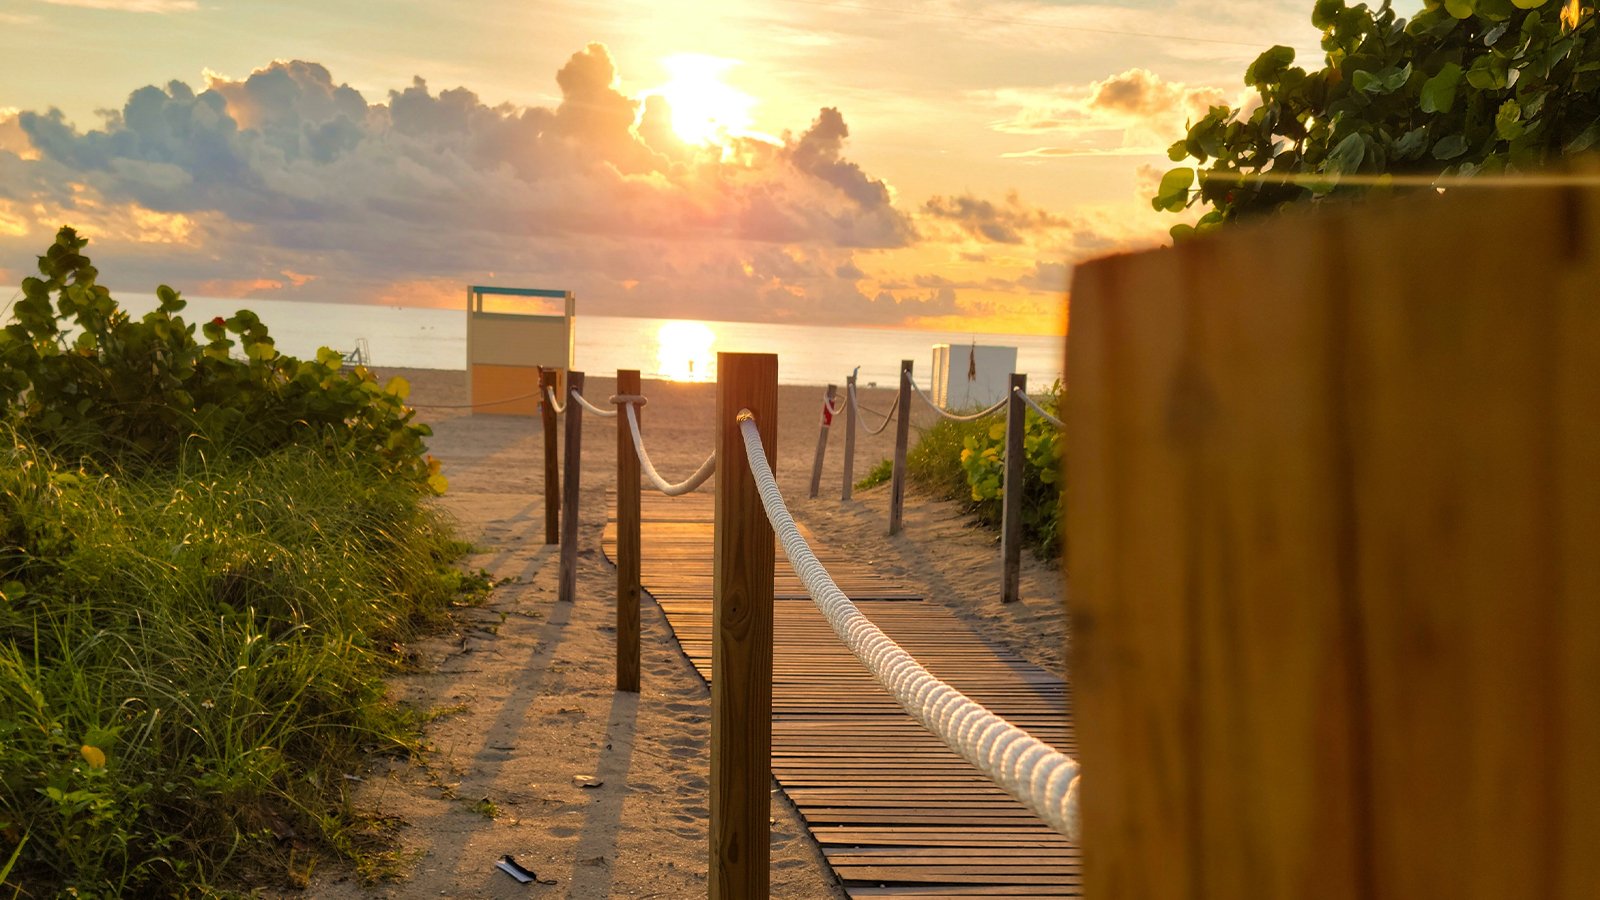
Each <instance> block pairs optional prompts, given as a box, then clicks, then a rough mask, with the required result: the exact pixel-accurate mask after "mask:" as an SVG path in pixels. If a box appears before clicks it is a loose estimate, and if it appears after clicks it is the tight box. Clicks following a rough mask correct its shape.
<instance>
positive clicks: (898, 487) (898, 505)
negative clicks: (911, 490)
mask: <svg viewBox="0 0 1600 900" xmlns="http://www.w3.org/2000/svg"><path fill="white" fill-rule="evenodd" d="M895 409H896V410H897V411H898V413H897V414H898V415H899V418H898V419H896V420H895V423H894V472H893V477H891V478H890V479H889V533H890V534H891V535H894V534H899V533H900V514H901V512H902V511H903V510H904V509H905V503H906V444H908V443H910V440H911V360H909V359H902V360H900V402H899V403H898V404H897V405H896V407H895Z"/></svg>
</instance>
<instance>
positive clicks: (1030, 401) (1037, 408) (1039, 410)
mask: <svg viewBox="0 0 1600 900" xmlns="http://www.w3.org/2000/svg"><path fill="white" fill-rule="evenodd" d="M1012 390H1013V391H1015V392H1017V393H1018V394H1020V395H1021V396H1022V400H1023V402H1025V403H1027V404H1028V405H1029V406H1031V407H1033V411H1034V412H1036V413H1038V414H1039V415H1040V416H1041V417H1042V418H1043V419H1044V420H1045V421H1046V422H1049V423H1050V424H1052V425H1054V426H1056V427H1057V428H1065V427H1067V426H1066V425H1065V424H1063V423H1062V421H1061V420H1060V419H1058V418H1056V417H1055V416H1052V415H1050V414H1049V413H1047V412H1045V411H1044V407H1042V406H1040V405H1039V403H1038V401H1036V400H1034V399H1033V398H1032V397H1029V396H1028V395H1027V394H1025V393H1023V391H1022V388H1012Z"/></svg>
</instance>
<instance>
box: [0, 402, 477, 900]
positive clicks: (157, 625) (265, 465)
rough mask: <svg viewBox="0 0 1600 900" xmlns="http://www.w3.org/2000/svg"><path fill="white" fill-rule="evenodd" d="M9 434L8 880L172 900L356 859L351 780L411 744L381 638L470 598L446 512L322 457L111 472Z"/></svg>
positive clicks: (379, 476) (370, 468)
mask: <svg viewBox="0 0 1600 900" xmlns="http://www.w3.org/2000/svg"><path fill="white" fill-rule="evenodd" d="M0 441H3V443H0V529H3V532H4V533H3V535H0V542H3V546H0V846H5V847H8V848H9V847H11V846H14V845H15V844H16V843H18V842H25V843H24V844H23V846H22V851H21V854H20V856H19V858H18V860H17V865H16V869H15V871H13V872H12V874H11V879H12V880H11V882H9V883H10V884H13V885H27V886H28V892H26V895H28V896H48V895H49V894H50V892H51V891H68V890H69V889H70V890H72V891H76V895H77V896H160V895H176V894H184V893H187V892H189V891H190V890H191V889H192V888H193V887H194V886H196V885H207V884H211V883H213V882H216V881H219V880H220V881H222V882H224V883H228V882H238V881H252V882H254V881H280V882H281V881H283V880H284V879H285V878H286V877H287V878H290V879H291V880H292V870H293V869H294V865H295V864H294V862H293V859H294V857H293V854H294V852H295V851H296V849H297V848H298V850H299V854H300V855H299V859H300V861H301V862H300V865H301V866H304V864H305V860H306V859H307V857H308V853H312V852H320V853H323V854H326V853H328V852H350V850H352V849H353V848H352V845H351V833H352V832H351V829H352V828H353V827H354V826H355V825H356V824H357V818H356V817H355V816H354V815H353V813H352V811H351V810H350V809H349V807H348V806H347V804H346V802H345V798H344V790H345V786H346V782H345V779H344V777H343V776H344V775H346V774H350V773H353V772H356V771H359V770H360V768H362V766H363V764H364V761H365V760H366V759H367V758H368V756H369V755H370V754H372V753H385V752H403V751H405V750H407V749H408V747H409V746H410V745H411V742H413V741H414V733H415V728H414V724H415V723H414V721H413V716H412V715H411V714H409V713H407V712H405V711H404V710H402V709H400V708H398V707H395V706H393V705H391V704H390V703H388V702H387V701H386V700H385V692H384V685H383V681H382V676H383V675H384V674H385V673H386V672H388V671H391V670H392V669H393V667H394V666H395V665H396V664H397V660H398V658H397V656H396V654H395V652H394V645H395V642H398V641H402V640H405V639H406V638H408V637H409V636H411V635H413V634H414V633H415V632H416V630H417V629H418V627H420V626H423V625H426V624H428V623H430V622H433V621H437V620H438V619H439V618H440V617H441V616H442V614H443V611H444V610H445V609H446V608H447V607H448V606H449V605H450V604H451V603H452V602H453V601H455V600H456V599H457V597H458V596H459V594H458V592H459V591H460V590H461V588H462V587H463V586H464V585H463V583H462V576H461V575H460V574H459V573H457V572H454V571H452V570H450V569H449V568H448V567H447V566H446V563H447V561H448V560H449V559H450V558H452V557H454V556H456V555H458V554H459V553H460V552H461V550H462V548H461V546H460V545H458V544H457V543H455V542H454V541H453V540H452V539H451V537H450V532H449V529H448V528H447V525H446V523H445V522H444V521H443V520H442V519H441V517H440V514H439V513H438V512H436V511H435V510H434V508H433V507H432V506H431V505H429V504H425V503H424V502H422V496H421V495H420V494H419V492H418V491H416V490H415V488H414V487H413V486H411V485H409V484H406V483H404V482H402V481H398V480H396V479H394V478H386V477H383V475H384V474H385V473H387V472H388V471H389V470H388V468H387V464H386V463H383V462H375V461H373V460H371V459H368V458H366V457H362V456H358V455H355V454H352V453H341V454H329V453H327V452H326V451H325V450H323V449H322V448H285V449H282V450H279V451H276V452H274V453H272V454H270V455H268V456H265V457H261V458H259V459H243V460H228V461H220V462H218V461H206V460H204V459H203V458H201V457H200V455H199V454H198V453H193V452H189V453H180V454H179V456H178V458H177V459H176V460H175V465H174V466H173V467H172V468H170V469H164V470H157V471H154V472H152V473H149V474H147V475H145V476H141V477H135V476H129V475H126V474H122V475H118V476H115V477H114V476H110V475H95V474H92V473H91V472H89V471H87V470H85V469H82V468H78V467H75V466H71V465H64V464H62V463H59V462H57V461H55V460H54V459H52V458H51V457H50V456H49V455H48V454H47V453H45V452H44V451H42V450H40V449H39V448H37V447H35V446H32V445H31V444H29V443H28V442H26V441H24V440H18V439H15V437H14V432H12V433H5V434H3V435H0Z"/></svg>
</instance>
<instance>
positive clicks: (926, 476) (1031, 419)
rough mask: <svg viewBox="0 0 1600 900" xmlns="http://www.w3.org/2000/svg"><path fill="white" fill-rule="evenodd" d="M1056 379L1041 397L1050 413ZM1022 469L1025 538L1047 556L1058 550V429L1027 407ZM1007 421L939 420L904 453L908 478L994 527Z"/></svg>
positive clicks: (1057, 388)
mask: <svg viewBox="0 0 1600 900" xmlns="http://www.w3.org/2000/svg"><path fill="white" fill-rule="evenodd" d="M1060 398H1061V386H1060V384H1059V383H1058V384H1056V385H1053V386H1052V387H1051V388H1050V390H1049V391H1048V392H1047V393H1046V394H1044V395H1043V396H1042V397H1040V398H1039V405H1040V406H1042V407H1044V408H1045V409H1046V410H1049V411H1050V412H1051V414H1052V415H1054V414H1055V411H1056V410H1057V409H1058V408H1059V404H1060ZM1024 422H1025V427H1026V433H1025V434H1024V436H1023V450H1024V452H1025V454H1026V457H1027V458H1026V461H1025V463H1024V465H1023V468H1022V492H1023V494H1022V507H1021V509H1022V535H1023V540H1024V541H1025V542H1026V543H1028V544H1029V545H1030V546H1032V547H1033V548H1034V549H1035V551H1036V552H1037V553H1039V555H1041V556H1043V557H1045V558H1051V557H1055V556H1057V555H1059V554H1060V550H1061V544H1060V541H1061V534H1060V529H1061V485H1060V474H1061V451H1062V443H1061V439H1060V433H1059V431H1058V430H1057V428H1056V427H1055V426H1054V425H1052V424H1050V423H1049V422H1046V421H1045V420H1044V419H1043V418H1042V417H1040V416H1039V415H1038V414H1037V413H1035V412H1034V411H1033V410H1031V409H1029V410H1028V411H1027V413H1026V416H1025V418H1024ZM1005 435H1006V422H1005V419H1004V418H1003V417H999V416H996V417H992V418H986V419H980V420H978V421H975V422H956V421H952V420H949V419H941V420H940V421H939V422H937V423H935V424H934V425H933V426H932V427H931V428H929V429H928V430H927V431H925V432H924V433H923V435H922V437H921V439H920V440H918V441H917V443H916V445H915V446H914V447H912V448H911V449H910V450H909V451H908V452H907V454H906V470H907V473H908V475H909V476H910V478H911V480H912V481H913V482H914V483H916V484H917V485H918V486H919V487H922V488H923V489H925V490H927V491H929V492H930V493H932V494H934V495H935V496H938V497H941V498H944V499H949V500H957V501H960V502H962V503H963V504H964V505H965V507H966V509H967V511H968V512H970V513H971V514H972V515H974V516H975V517H976V518H977V519H978V520H979V521H981V522H983V523H984V524H985V525H989V526H992V527H998V526H999V524H1000V517H1001V496H1002V495H1003V494H1004V489H1005V488H1004V484H1003V482H1004V479H1005Z"/></svg>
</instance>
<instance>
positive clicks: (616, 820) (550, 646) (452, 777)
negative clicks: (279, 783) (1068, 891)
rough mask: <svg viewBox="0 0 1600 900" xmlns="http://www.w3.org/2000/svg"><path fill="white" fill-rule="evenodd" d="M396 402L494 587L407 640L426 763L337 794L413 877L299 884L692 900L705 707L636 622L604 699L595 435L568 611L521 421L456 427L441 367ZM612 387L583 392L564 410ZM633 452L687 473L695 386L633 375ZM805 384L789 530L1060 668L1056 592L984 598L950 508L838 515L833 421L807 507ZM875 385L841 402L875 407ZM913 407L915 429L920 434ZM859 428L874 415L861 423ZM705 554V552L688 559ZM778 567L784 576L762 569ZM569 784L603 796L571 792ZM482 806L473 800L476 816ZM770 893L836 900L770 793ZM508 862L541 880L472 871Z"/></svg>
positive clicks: (784, 403)
mask: <svg viewBox="0 0 1600 900" xmlns="http://www.w3.org/2000/svg"><path fill="white" fill-rule="evenodd" d="M401 374H404V375H406V376H407V377H408V378H409V379H410V380H411V382H412V386H413V395H412V400H413V402H415V403H416V404H418V405H419V406H420V407H423V413H422V417H423V418H424V419H425V420H426V421H429V422H431V423H432V424H433V425H434V428H435V437H434V438H433V439H432V440H431V441H430V447H431V448H432V450H433V452H434V454H435V455H436V456H439V457H440V458H441V459H442V460H444V463H445V472H446V474H447V475H448V476H449V478H450V480H451V487H450V491H449V493H448V494H447V495H446V497H445V498H444V501H443V503H444V505H445V507H446V508H447V509H448V510H449V511H450V512H451V513H452V514H453V515H454V516H455V517H456V518H457V520H458V521H459V522H460V524H461V529H462V533H463V535H464V536H465V537H467V538H468V539H471V540H473V541H474V542H475V543H476V544H477V546H478V547H479V548H480V550H481V551H482V552H480V553H479V554H478V555H476V556H474V557H473V558H471V559H470V560H468V564H469V565H471V566H477V567H483V568H485V569H488V570H489V571H490V572H491V573H492V574H493V576H494V577H495V579H496V581H497V582H502V583H501V585H500V586H499V587H497V588H496V590H495V591H494V592H493V594H492V596H491V598H490V601H489V602H488V603H487V604H486V605H485V606H484V607H482V608H480V609H475V610H471V611H469V612H467V613H466V614H465V615H463V616H462V617H461V624H460V628H459V630H457V631H455V632H453V633H450V634H445V635H441V636H438V637H435V638H432V639H429V640H426V641H423V642H421V643H419V644H418V645H417V646H416V647H415V648H414V649H415V651H416V652H417V654H418V656H419V658H420V665H419V666H418V670H417V671H416V672H415V673H413V674H407V675H404V676H401V677H397V678H395V679H393V681H392V682H391V684H392V690H393V692H394V695H395V696H396V697H399V698H403V699H405V700H407V701H410V702H412V703H415V704H418V705H419V706H421V707H423V708H427V709H432V710H438V711H441V713H442V714H441V715H440V716H439V717H438V718H437V719H436V720H435V721H433V722H432V723H431V724H430V725H429V727H428V730H427V742H428V744H429V747H430V750H429V752H428V753H426V754H424V755H422V756H421V757H420V758H419V759H417V760H414V761H411V762H409V763H392V764H389V765H387V766H385V767H382V768H380V769H379V770H377V771H374V772H372V773H369V774H367V776H366V781H365V782H363V783H362V785H361V789H360V791H359V792H358V796H357V801H358V802H359V803H360V804H362V805H364V806H366V807H369V808H375V809H377V810H378V811H379V812H381V813H383V814H385V815H390V816H395V817H398V818H399V819H400V820H403V822H404V824H403V825H401V826H400V827H399V829H398V831H397V837H398V840H399V841H400V843H401V844H402V845H403V847H404V848H405V849H406V851H407V852H408V853H410V854H411V855H412V856H413V858H414V862H413V863H412V864H411V865H410V867H409V869H408V870H407V871H408V876H407V878H406V879H405V880H404V881H402V882H400V883H398V884H394V885H380V886H378V887H375V888H361V887H359V886H358V885H357V884H356V883H355V881H354V880H353V879H351V878H350V877H349V876H348V875H345V874H342V873H336V872H329V873H323V874H321V875H319V876H318V877H317V878H316V879H314V880H313V883H312V888H311V892H310V893H311V895H312V896H318V897H374V896H384V897H389V896H392V897H421V896H449V897H574V898H600V897H611V896H616V897H662V898H667V897H673V898H676V897H694V896H703V895H704V893H705V872H706V854H707V849H706V847H707V837H706V820H707V810H706V802H707V798H706V791H707V785H706V767H707V758H708V739H709V728H710V723H709V702H710V698H709V692H708V691H707V690H706V688H705V687H704V686H703V685H702V684H701V682H700V680H699V678H698V676H696V675H695V673H694V671H693V670H692V668H691V667H690V666H689V664H688V662H687V661H686V660H685V659H684V658H683V657H682V655H681V654H680V653H679V652H678V649H677V647H676V644H675V643H674V642H673V641H672V639H671V638H670V636H669V633H668V631H667V627H666V623H665V621H664V619H663V618H662V616H661V613H660V610H659V609H658V608H656V607H655V605H654V604H653V603H649V602H647V603H646V604H645V607H644V609H643V611H642V622H643V639H642V644H643V646H642V654H643V657H642V673H643V678H642V683H643V684H642V686H643V691H642V693H641V694H640V695H638V696H637V697H635V696H633V695H628V694H620V693H617V692H615V691H613V690H612V677H613V674H612V673H613V662H612V659H613V657H612V653H613V652H614V650H613V637H614V630H613V626H612V622H613V616H614V607H613V597H614V590H615V570H614V569H613V568H612V567H611V566H610V565H609V564H608V563H606V562H605V561H604V559H603V558H602V557H601V555H600V553H599V549H598V548H599V543H600V530H601V527H602V526H603V525H604V521H605V515H606V511H605V508H604V506H603V504H604V502H605V491H606V489H607V488H608V487H609V486H611V485H613V484H614V482H615V460H616V454H615V445H616V432H615V427H616V426H615V422H614V420H600V419H597V418H596V417H593V416H587V417H585V426H584V447H583V470H584V485H583V492H582V496H583V504H582V505H583V509H584V514H583V517H582V527H581V531H580V547H581V548H582V550H581V551H580V555H579V567H578V597H579V600H578V602H577V603H574V604H570V605H565V606H564V605H561V604H558V603H556V602H555V596H556V574H557V573H556V570H557V565H556V554H555V548H554V547H546V546H545V545H544V544H542V543H541V541H542V540H543V531H544V512H543V510H544V506H543V503H544V501H543V494H542V490H541V484H540V480H541V478H542V475H541V474H540V473H541V469H540V468H539V467H540V459H541V453H542V451H541V446H542V445H541V444H540V442H539V441H538V434H537V432H536V423H534V422H533V421H532V420H529V419H520V418H509V417H500V416H485V415H477V416H474V415H470V414H468V413H467V412H465V411H463V410H456V409H445V408H429V407H428V404H444V405H449V404H460V403H464V402H465V400H466V397H465V382H464V376H463V374H462V373H460V372H439V371H430V370H410V371H404V372H402V373H401ZM611 393H612V381H611V380H610V379H600V378H592V379H590V381H589V386H588V389H587V390H586V391H585V395H586V396H588V397H589V398H591V400H594V401H596V402H599V401H600V400H603V399H604V398H605V397H607V396H609V395H610V394H611ZM644 393H645V394H646V395H647V396H648V397H649V398H650V402H649V405H648V406H647V407H646V409H645V412H644V425H643V427H644V433H645V436H646V444H647V448H648V450H649V452H650V454H651V456H652V458H653V459H654V460H655V462H656V464H657V466H658V468H660V469H661V470H662V472H663V474H665V475H666V476H667V477H669V478H681V477H684V476H686V475H687V474H688V473H689V472H690V471H692V470H693V468H694V467H695V466H696V465H698V464H699V462H700V461H701V460H702V459H704V457H705V455H706V454H707V453H708V452H709V450H710V446H711V433H710V422H711V417H712V413H713V411H714V408H715V387H714V386H713V385H684V384H673V383H665V382H646V384H645V386H644ZM821 394H822V391H821V389H820V388H811V387H785V388H782V389H781V390H780V397H779V401H780V411H779V417H780V419H779V439H778V443H779V453H778V474H779V480H780V482H781V483H782V484H783V486H784V493H785V496H786V497H788V498H789V499H790V502H791V504H793V507H794V509H795V513H796V515H797V516H798V517H799V518H801V519H802V520H803V521H805V522H806V523H807V524H808V525H810V526H811V527H812V528H813V529H814V530H815V531H816V533H817V534H819V535H823V536H825V537H824V540H827V541H828V542H830V543H831V544H832V545H833V546H835V547H837V548H840V549H846V550H854V551H856V552H858V553H860V554H862V555H863V556H864V557H865V558H866V559H869V560H871V561H873V562H874V563H876V564H877V565H880V566H881V567H883V569H884V570H885V571H888V572H892V573H895V574H897V575H899V576H901V577H902V579H903V580H904V582H905V583H906V584H908V585H910V586H913V587H918V588H920V589H922V590H924V591H926V592H927V596H928V598H929V599H930V600H933V601H935V602H939V603H943V604H945V605H947V606H949V607H950V608H951V609H953V610H955V611H956V612H958V614H960V615H962V616H963V617H965V618H967V619H969V620H970V621H973V622H975V623H978V624H979V627H981V628H982V629H983V630H984V631H985V632H986V633H988V634H990V635H993V636H995V637H997V638H999V639H1000V640H1001V641H1003V642H1005V643H1008V644H1011V645H1012V646H1014V647H1015V648H1016V649H1017V650H1018V651H1019V652H1021V653H1022V654H1023V655H1024V656H1025V657H1027V658H1029V659H1031V660H1033V661H1035V662H1037V663H1039V664H1041V665H1043V666H1045V667H1046V668H1049V669H1051V670H1052V671H1055V672H1058V673H1059V672H1060V671H1061V670H1062V665H1061V659H1062V625H1061V615H1060V609H1061V606H1060V599H1059V598H1060V596H1061V580H1060V578H1059V576H1058V574H1057V572H1056V570H1055V569H1054V567H1053V566H1049V565H1045V564H1040V563H1038V562H1037V561H1035V560H1032V559H1031V558H1029V559H1027V560H1026V562H1025V568H1024V572H1023V593H1024V598H1025V599H1024V601H1023V602H1022V603H1019V604H1016V605H1015V606H1013V607H1010V608H1007V607H1003V606H1002V605H1001V604H1000V603H999V602H998V599H997V598H998V593H999V578H1000V573H999V562H998V557H999V549H998V546H997V544H996V542H995V540H994V539H993V537H992V536H991V535H990V534H989V533H988V532H985V531H981V530H977V529H973V528H970V527H968V526H967V525H966V524H965V523H964V522H963V521H962V517H961V516H960V515H959V513H958V512H957V511H956V510H955V509H954V507H953V505H951V504H947V503H936V502H933V501H930V500H928V499H926V498H919V497H915V496H913V497H912V498H910V499H909V500H908V504H907V509H906V525H907V527H906V531H905V532H904V533H903V534H902V535H900V536H898V537H895V538H892V539H891V538H889V537H888V536H887V533H886V526H885V523H886V521H887V518H886V516H887V512H886V510H887V490H886V489H876V490H872V491H866V492H858V493H857V500H856V501H855V502H852V503H848V504H841V503H840V502H839V500H838V496H839V487H840V483H841V475H842V463H841V462H840V455H841V453H842V449H843V428H842V422H840V423H838V424H837V425H836V427H835V428H834V432H833V435H832V437H831V440H830V445H829V453H828V457H827V465H826V466H825V467H824V480H823V489H822V494H821V496H820V497H819V498H818V499H817V500H806V499H804V498H805V492H806V487H807V485H808V483H809V478H810V472H811V460H812V456H813V453H814V450H815V445H816V439H817V428H818V415H819V410H820V405H821ZM892 399H893V397H892V394H891V392H889V391H887V390H883V389H878V390H866V391H863V392H862V402H863V404H864V405H865V406H867V407H868V408H869V409H880V410H886V409H887V408H888V406H889V403H890V402H892ZM931 418H932V417H931V415H929V414H927V413H926V411H925V410H924V411H922V412H921V413H919V414H918V415H917V416H914V418H913V421H914V422H927V421H930V420H931ZM873 421H876V419H873ZM857 438H858V443H857V462H856V473H857V477H860V475H861V474H864V473H865V472H866V470H867V469H868V468H870V466H871V465H872V463H874V462H876V461H878V460H880V459H883V458H885V457H887V456H888V455H889V453H890V452H891V450H892V448H893V429H892V427H891V428H890V429H886V430H885V431H884V432H883V434H881V435H878V436H876V437H872V436H868V435H866V434H864V432H862V431H858V433H857ZM707 552H708V553H709V552H710V548H709V547H708V548H707ZM779 564H780V565H784V563H782V562H781V561H780V563H779ZM575 776H590V777H594V778H598V779H599V780H601V781H602V782H603V784H602V785H601V786H599V787H594V788H584V787H579V786H578V785H577V784H575V783H574V777H575ZM484 801H487V802H484ZM772 815H773V819H774V825H773V876H772V878H773V896H774V897H784V898H791V897H792V898H831V897H840V896H843V895H842V892H840V890H839V888H838V887H837V885H836V884H835V883H834V879H833V878H832V875H831V873H830V872H829V870H828V869H827V866H826V864H825V863H824V862H823V860H822V857H821V854H820V852H818V850H817V847H816V845H815V844H814V843H813V842H812V841H811V840H810V838H809V837H808V836H807V834H806V831H805V829H804V826H803V825H802V824H801V822H800V820H799V818H798V816H797V815H796V813H795V812H794V810H793V809H792V807H790V806H789V804H788V803H787V801H786V800H784V799H783V797H782V795H781V794H775V796H774V802H773V813H772ZM504 853H511V854H513V855H515V856H516V857H517V859H518V860H519V861H521V862H522V863H523V864H525V865H528V866H530V867H531V868H533V869H535V870H536V871H537V872H538V874H539V876H540V877H541V878H554V879H556V882H557V883H556V884H554V885H550V886H542V885H521V884H518V883H516V882H514V881H513V880H512V879H511V878H510V877H508V876H506V875H505V874H503V873H501V872H499V871H497V870H495V869H494V868H493V865H494V862H495V860H497V859H498V858H499V857H500V855H501V854H504Z"/></svg>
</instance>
